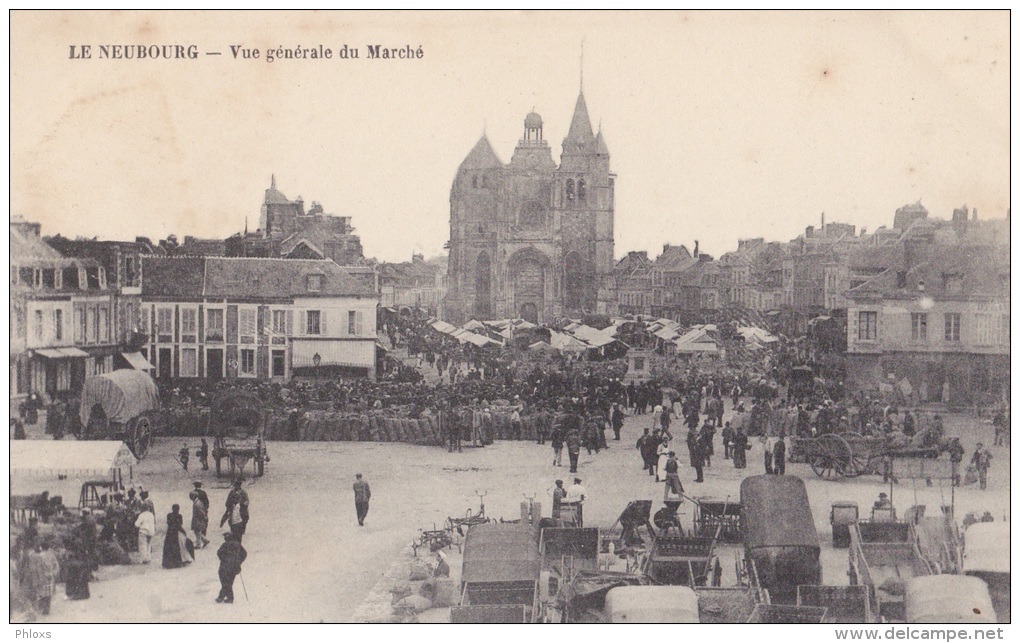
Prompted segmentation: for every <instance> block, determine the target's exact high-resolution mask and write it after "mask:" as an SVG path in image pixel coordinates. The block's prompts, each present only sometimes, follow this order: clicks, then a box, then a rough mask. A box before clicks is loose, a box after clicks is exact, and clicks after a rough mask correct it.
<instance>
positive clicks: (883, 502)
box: [875, 491, 892, 509]
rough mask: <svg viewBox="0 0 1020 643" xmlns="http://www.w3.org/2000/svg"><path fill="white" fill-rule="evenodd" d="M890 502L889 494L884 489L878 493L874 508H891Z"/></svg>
mask: <svg viewBox="0 0 1020 643" xmlns="http://www.w3.org/2000/svg"><path fill="white" fill-rule="evenodd" d="M891 508H892V503H891V502H889V494H887V493H885V492H884V491H883V492H882V493H880V494H878V500H876V501H875V509H891Z"/></svg>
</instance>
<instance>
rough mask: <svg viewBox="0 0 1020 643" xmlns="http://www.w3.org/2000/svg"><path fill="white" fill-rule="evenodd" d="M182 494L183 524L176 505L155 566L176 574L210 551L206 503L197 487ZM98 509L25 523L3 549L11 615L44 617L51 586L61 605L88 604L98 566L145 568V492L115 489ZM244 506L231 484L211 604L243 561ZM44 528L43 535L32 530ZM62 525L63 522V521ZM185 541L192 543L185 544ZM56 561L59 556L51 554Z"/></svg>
mask: <svg viewBox="0 0 1020 643" xmlns="http://www.w3.org/2000/svg"><path fill="white" fill-rule="evenodd" d="M193 485H194V489H193V490H192V491H191V492H190V493H189V494H188V506H190V508H191V517H190V522H189V523H188V525H189V526H190V533H189V529H188V528H186V526H185V524H186V523H185V520H186V518H185V514H184V513H182V510H181V506H180V504H173V505H172V506H171V508H170V512H169V513H168V514H166V527H165V531H164V537H163V545H162V558H161V564H162V567H163V568H164V569H178V568H181V567H185V566H187V565H189V564H191V563H193V562H194V561H195V556H196V550H201V549H204V548H206V547H207V546H208V545H209V544H210V540H209V538H208V536H207V530H208V526H209V511H210V500H209V495H208V494H207V493H206V491H205V490H204V489H203V488H202V482H201V481H195V482H194V483H193ZM101 500H102V509H101V510H99V511H95V512H94V511H93V510H92V509H91V508H88V507H86V508H83V509H81V510H80V512H79V514H78V517H77V518H71V519H68V517H67V516H66V515H62V514H60V513H40V514H39V515H36V516H32V517H31V518H30V519H29V520H28V524H27V525H26V526H25V528H24V530H23V531H22V532H21V534H20V535H19V536H18V537H17V539H16V542H15V543H14V546H13V547H12V549H11V613H12V614H13V612H14V609H15V606H16V604H20V606H21V607H22V608H23V609H24V611H25V614H26V620H27V621H29V622H31V621H34V620H36V619H37V618H38V616H39V615H46V614H49V613H50V608H51V601H52V598H53V596H54V595H55V593H56V584H57V582H58V580H60V579H63V580H64V593H65V596H66V598H67V600H87V599H89V598H91V590H90V583H91V582H92V581H94V580H95V578H96V576H95V574H96V572H97V571H98V570H99V568H100V565H128V564H139V565H148V564H150V563H151V562H152V549H153V545H154V543H155V541H156V535H157V527H156V518H155V515H156V509H155V505H154V504H153V501H152V500H151V498H150V496H149V492H148V491H147V490H146V489H144V488H142V487H140V486H138V487H136V486H132V487H130V488H127V489H120V488H118V489H116V490H115V491H113V492H112V493H109V494H106V497H103V498H101ZM249 505H250V501H249V498H248V493H247V491H246V490H245V489H244V487H243V481H242V480H240V479H237V480H235V482H234V484H233V486H232V488H231V490H230V492H229V493H228V495H227V498H226V500H225V502H224V512H223V516H222V518H221V520H220V527H224V526H226V528H227V529H229V531H227V532H225V533H224V544H223V545H221V546H220V548H219V550H218V551H217V558H218V559H219V561H220V571H219V576H220V580H221V591H220V594H219V596H218V597H217V599H216V602H221V603H222V602H225V603H230V602H233V600H234V594H233V581H234V578H235V577H236V576H237V575H238V574H239V573H240V566H241V563H242V562H243V561H244V559H245V557H246V556H247V552H246V551H245V550H244V548H243V546H242V545H241V542H242V540H243V537H244V533H245V531H246V529H247V525H248V520H249ZM40 520H42V521H43V524H46V523H51V522H52V524H50V525H49V526H48V527H47V529H46V533H45V535H43V532H42V530H41V529H40ZM69 520H70V521H69ZM192 536H193V538H192ZM58 551H59V553H60V556H58V555H57V553H58Z"/></svg>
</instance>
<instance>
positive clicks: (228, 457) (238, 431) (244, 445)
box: [209, 391, 269, 478]
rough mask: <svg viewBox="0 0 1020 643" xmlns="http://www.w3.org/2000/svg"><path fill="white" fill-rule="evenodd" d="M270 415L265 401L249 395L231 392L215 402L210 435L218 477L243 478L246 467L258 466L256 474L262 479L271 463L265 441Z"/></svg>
mask: <svg viewBox="0 0 1020 643" xmlns="http://www.w3.org/2000/svg"><path fill="white" fill-rule="evenodd" d="M265 427H266V411H265V407H264V406H263V404H262V400H260V399H259V398H257V397H255V396H254V395H252V394H251V393H247V392H245V391H228V392H227V393H224V394H222V395H220V396H219V397H218V398H216V400H215V401H214V402H213V405H212V410H211V412H210V413H209V432H210V433H212V435H213V450H212V457H213V459H214V460H215V461H216V475H217V476H222V475H223V474H224V466H223V462H224V460H225V461H226V463H227V465H228V467H229V468H228V469H227V470H226V473H227V474H229V475H230V477H232V478H237V477H240V476H243V474H244V467H245V466H246V465H247V464H248V462H249V461H252V462H254V473H255V475H256V476H262V475H264V474H265V471H266V463H267V462H269V453H268V450H267V449H266V441H265Z"/></svg>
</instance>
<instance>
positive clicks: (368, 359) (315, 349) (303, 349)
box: [293, 339, 376, 368]
mask: <svg viewBox="0 0 1020 643" xmlns="http://www.w3.org/2000/svg"><path fill="white" fill-rule="evenodd" d="M375 345H376V342H375V340H374V339H354V340H343V339H327V340H318V341H307V340H306V341H301V340H295V341H294V352H293V366H294V368H302V367H308V366H315V356H316V355H318V356H319V365H320V366H354V367H356V368H372V367H373V366H375Z"/></svg>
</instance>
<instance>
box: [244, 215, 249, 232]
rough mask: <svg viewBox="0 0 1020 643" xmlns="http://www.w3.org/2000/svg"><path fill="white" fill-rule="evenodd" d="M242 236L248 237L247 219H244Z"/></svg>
mask: <svg viewBox="0 0 1020 643" xmlns="http://www.w3.org/2000/svg"><path fill="white" fill-rule="evenodd" d="M244 236H246V237H247V236H248V217H245V218H244Z"/></svg>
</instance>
